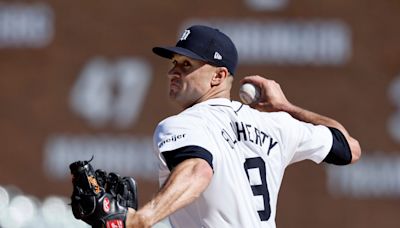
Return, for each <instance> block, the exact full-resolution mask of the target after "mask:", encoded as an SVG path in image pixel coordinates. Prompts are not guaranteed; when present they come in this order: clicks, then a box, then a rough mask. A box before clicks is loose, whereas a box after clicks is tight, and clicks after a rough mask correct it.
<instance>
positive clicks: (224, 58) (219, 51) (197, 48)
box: [153, 25, 238, 75]
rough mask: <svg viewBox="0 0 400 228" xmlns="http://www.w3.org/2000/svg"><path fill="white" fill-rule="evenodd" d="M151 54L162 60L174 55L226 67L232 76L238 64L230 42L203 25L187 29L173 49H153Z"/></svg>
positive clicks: (224, 35) (236, 54) (222, 34)
mask: <svg viewBox="0 0 400 228" xmlns="http://www.w3.org/2000/svg"><path fill="white" fill-rule="evenodd" d="M153 52H154V53H155V54H157V55H159V56H161V57H164V58H169V59H171V58H172V57H173V55H174V54H180V55H184V56H187V57H189V58H192V59H196V60H201V61H204V62H207V63H209V64H210V65H213V66H218V67H226V68H227V69H228V71H229V72H230V73H231V74H232V75H233V74H235V69H236V65H237V62H238V53H237V50H236V47H235V44H234V43H233V42H232V40H231V39H230V38H229V37H228V36H227V35H226V34H224V33H222V32H221V31H219V30H218V29H215V28H211V27H208V26H204V25H193V26H191V27H189V28H187V29H186V30H185V31H184V32H183V34H182V35H181V37H180V39H179V40H178V42H177V43H176V45H175V46H174V47H154V48H153Z"/></svg>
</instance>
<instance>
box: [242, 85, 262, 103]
mask: <svg viewBox="0 0 400 228" xmlns="http://www.w3.org/2000/svg"><path fill="white" fill-rule="evenodd" d="M239 97H240V99H241V100H242V102H243V103H244V104H251V103H255V102H257V101H258V99H259V98H260V88H258V87H257V86H255V85H254V84H252V83H244V84H243V85H242V86H240V90H239Z"/></svg>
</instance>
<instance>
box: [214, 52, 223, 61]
mask: <svg viewBox="0 0 400 228" xmlns="http://www.w3.org/2000/svg"><path fill="white" fill-rule="evenodd" d="M214 59H218V60H222V56H221V54H219V53H218V52H217V51H216V52H215V53H214Z"/></svg>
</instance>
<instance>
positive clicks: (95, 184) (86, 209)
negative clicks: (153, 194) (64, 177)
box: [69, 160, 138, 228]
mask: <svg viewBox="0 0 400 228" xmlns="http://www.w3.org/2000/svg"><path fill="white" fill-rule="evenodd" d="M90 161H91V160H90ZM90 161H77V162H74V163H72V164H70V166H69V168H70V170H71V174H72V185H73V192H72V195H71V207H72V212H73V214H74V216H75V218H76V219H80V220H83V221H84V222H86V223H87V224H89V225H91V226H92V227H95V228H103V227H104V228H108V227H113V228H124V227H125V220H126V213H127V211H128V207H130V208H133V209H135V210H136V209H137V206H138V203H137V188H136V182H135V180H134V179H133V178H132V177H120V176H119V175H118V174H115V173H109V174H108V175H107V173H106V172H105V171H104V170H100V169H98V170H96V171H94V169H93V167H92V165H91V164H90Z"/></svg>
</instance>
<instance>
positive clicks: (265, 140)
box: [221, 122, 278, 155]
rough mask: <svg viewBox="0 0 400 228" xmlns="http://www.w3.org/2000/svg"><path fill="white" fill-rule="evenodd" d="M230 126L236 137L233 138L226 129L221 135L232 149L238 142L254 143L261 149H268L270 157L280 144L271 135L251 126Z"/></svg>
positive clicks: (236, 124) (239, 124)
mask: <svg viewBox="0 0 400 228" xmlns="http://www.w3.org/2000/svg"><path fill="white" fill-rule="evenodd" d="M230 125H231V127H232V130H233V132H234V134H235V136H234V137H232V136H231V134H229V133H228V131H227V130H226V129H222V130H221V134H222V137H224V139H225V140H226V142H228V143H229V145H230V146H231V147H232V148H233V147H234V146H235V144H236V143H237V142H241V141H246V142H251V143H254V144H256V145H258V146H260V147H263V146H264V147H267V154H268V155H269V153H270V152H271V149H272V148H274V147H275V146H276V145H277V144H278V141H276V140H274V139H273V138H272V137H271V136H270V135H268V134H267V133H265V132H263V131H261V130H259V129H258V128H256V127H254V126H252V125H251V124H247V123H243V122H231V123H230Z"/></svg>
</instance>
